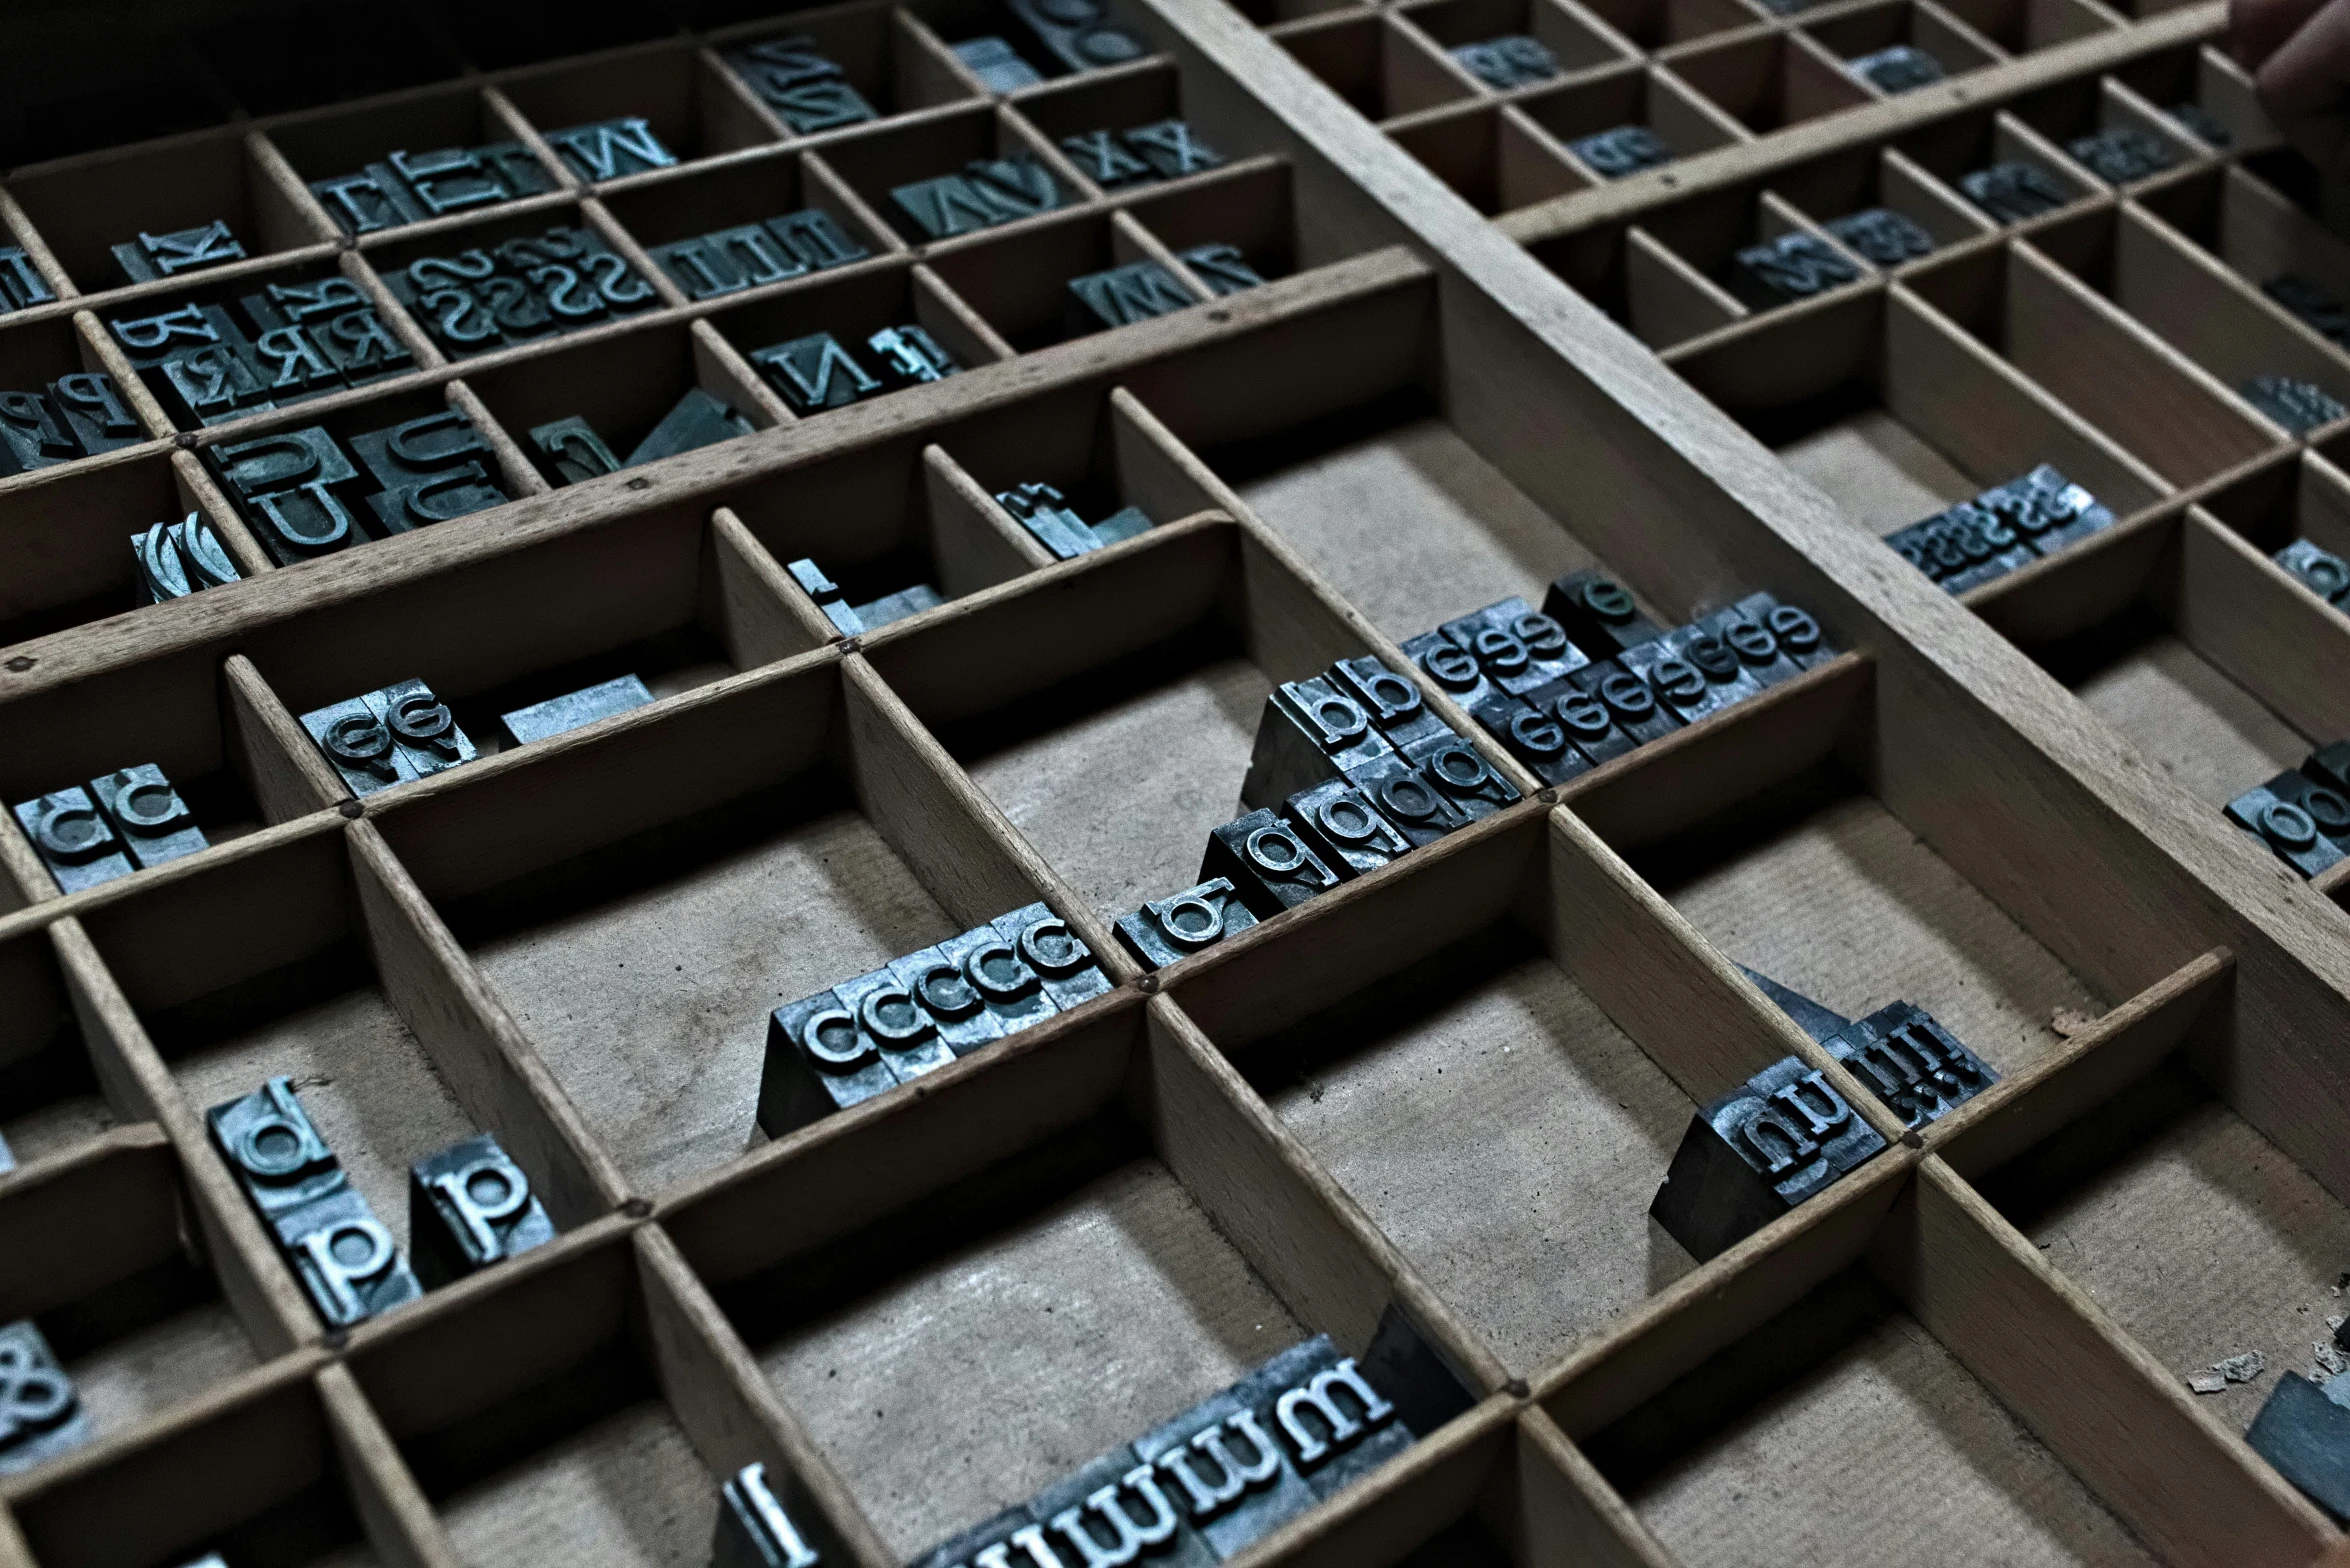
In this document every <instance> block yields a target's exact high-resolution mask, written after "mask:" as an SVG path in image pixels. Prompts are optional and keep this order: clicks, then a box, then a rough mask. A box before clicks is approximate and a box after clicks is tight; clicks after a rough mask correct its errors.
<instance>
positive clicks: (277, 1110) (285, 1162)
mask: <svg viewBox="0 0 2350 1568" xmlns="http://www.w3.org/2000/svg"><path fill="white" fill-rule="evenodd" d="M204 1118H205V1122H206V1124H207V1126H209V1127H210V1129H211V1132H212V1141H213V1143H214V1144H216V1145H217V1146H218V1147H219V1149H220V1152H221V1153H222V1154H223V1155H225V1156H226V1157H227V1159H228V1163H229V1168H230V1170H232V1171H233V1172H235V1174H236V1177H237V1183H238V1185H239V1186H241V1187H243V1188H244V1189H245V1196H246V1198H247V1200H249V1201H250V1202H251V1203H252V1205H253V1208H254V1211H255V1212H256V1213H258V1214H259V1215H260V1216H261V1219H262V1222H263V1223H264V1224H266V1225H268V1226H269V1228H270V1231H271V1232H272V1234H274V1235H275V1236H276V1237H277V1238H278V1241H279V1243H280V1244H281V1245H283V1244H284V1243H285V1241H286V1236H285V1232H284V1231H283V1230H282V1229H281V1228H280V1225H281V1222H282V1221H284V1220H285V1219H286V1218H288V1217H289V1216H294V1215H298V1214H300V1213H301V1212H302V1211H303V1210H304V1209H306V1208H308V1207H309V1206H310V1205H311V1204H313V1203H316V1202H317V1201H318V1200H320V1199H322V1198H326V1197H329V1196H332V1195H333V1194H334V1193H337V1192H340V1191H342V1190H343V1189H344V1188H345V1187H346V1186H348V1185H349V1183H348V1181H347V1180H346V1179H345V1177H344V1175H343V1167H342V1165H341V1163H340V1162H339V1161H337V1160H336V1159H335V1156H334V1151H333V1150H332V1149H329V1148H328V1147H327V1146H326V1140H325V1139H324V1138H321V1137H320V1136H319V1135H318V1129H317V1128H316V1127H314V1126H312V1125H311V1122H310V1116H309V1113H308V1112H306V1111H304V1110H303V1109H302V1102H301V1100H300V1099H299V1098H298V1097H297V1096H296V1095H295V1093H294V1085H293V1080H291V1079H289V1078H284V1077H277V1078H272V1079H270V1080H269V1081H268V1082H266V1083H264V1084H263V1085H262V1086H261V1087H260V1088H258V1089H256V1090H254V1091H253V1092H252V1093H251V1094H248V1095H245V1096H243V1097H242V1098H240V1099H235V1100H228V1101H224V1102H223V1103H221V1104H219V1105H215V1106H213V1107H212V1108H211V1109H210V1110H208V1111H206V1112H205V1113H204Z"/></svg>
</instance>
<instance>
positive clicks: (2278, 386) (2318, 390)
mask: <svg viewBox="0 0 2350 1568" xmlns="http://www.w3.org/2000/svg"><path fill="white" fill-rule="evenodd" d="M2236 390H2237V391H2238V392H2239V393H2241V394H2243V398H2244V401H2245V402H2247V403H2250V404H2251V405H2252V406H2253V407H2254V408H2257V409H2259V410H2260V411H2261V412H2262V413H2264V414H2266V415H2267V416H2268V417H2269V418H2271V419H2273V420H2275V421H2276V422H2277V423H2278V424H2280V425H2283V426H2284V427H2285V428H2286V429H2287V430H2290V431H2292V432H2293V434H2295V435H2302V434H2305V433H2307V432H2308V431H2311V430H2315V429H2316V428H2317V427H2318V426H2319V425H2330V424H2332V423H2333V422H2334V421H2335V420H2337V419H2340V418H2341V417H2342V416H2343V415H2344V414H2350V408H2346V407H2344V406H2343V405H2342V402H2341V400H2340V399H2338V398H2336V397H2335V396H2334V395H2333V394H2332V393H2330V392H2328V391H2327V390H2326V389H2325V388H2323V387H2321V386H2319V385H2318V384H2317V383H2316V382H2314V381H2297V380H2295V379H2294V378H2293V377H2291V376H2248V377H2246V378H2245V379H2244V380H2242V381H2240V382H2238V383H2237V384H2236Z"/></svg>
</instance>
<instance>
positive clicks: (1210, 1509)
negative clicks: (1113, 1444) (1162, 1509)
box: [1134, 1352, 1319, 1562]
mask: <svg viewBox="0 0 2350 1568" xmlns="http://www.w3.org/2000/svg"><path fill="white" fill-rule="evenodd" d="M1294 1359H1296V1358H1295V1357H1294V1352H1290V1353H1284V1355H1282V1356H1276V1357H1274V1358H1273V1359H1272V1361H1271V1362H1269V1363H1267V1365H1266V1366H1265V1367H1260V1368H1259V1369H1258V1371H1257V1372H1255V1373H1253V1374H1251V1375H1250V1376H1248V1377H1246V1378H1243V1379H1242V1380H1241V1381H1240V1382H1238V1383H1236V1384H1234V1385H1233V1386H1232V1387H1230V1388H1228V1389H1226V1390H1225V1391H1224V1392H1222V1393H1220V1394H1217V1395H1214V1396H1212V1397H1210V1398H1208V1399H1204V1400H1201V1401H1200V1402H1199V1403H1198V1404H1196V1405H1194V1406H1192V1407H1191V1408H1190V1409H1189V1410H1187V1411H1185V1412H1184V1413H1183V1414H1181V1415H1179V1416H1177V1417H1175V1418H1174V1419H1173V1420H1171V1421H1169V1422H1167V1423H1165V1424H1164V1425H1162V1426H1160V1427H1157V1428H1156V1429H1154V1430H1152V1431H1150V1432H1146V1433H1144V1434H1143V1435H1142V1436H1141V1437H1140V1438H1137V1439H1136V1440H1135V1443H1134V1455H1135V1458H1136V1459H1137V1460H1139V1461H1142V1462H1143V1463H1146V1464H1149V1465H1151V1466H1153V1467H1154V1468H1156V1469H1157V1471H1158V1473H1159V1478H1160V1484H1161V1485H1162V1486H1163V1487H1165V1489H1166V1492H1167V1495H1168V1496H1169V1497H1170V1498H1171V1499H1173V1500H1174V1502H1175V1504H1176V1506H1177V1508H1179V1509H1180V1510H1181V1511H1182V1513H1183V1515H1184V1518H1185V1522H1186V1523H1187V1524H1188V1525H1189V1526H1190V1527H1191V1529H1192V1530H1194V1531H1196V1532H1197V1533H1198V1534H1199V1535H1200V1536H1201V1537H1202V1538H1203V1539H1204V1540H1205V1542H1206V1544H1207V1545H1208V1547H1209V1549H1210V1550H1212V1551H1213V1552H1214V1553H1215V1554H1216V1555H1215V1560H1216V1561H1219V1562H1220V1561H1223V1560H1225V1559H1227V1558H1230V1557H1233V1556H1235V1555H1237V1554H1238V1553H1239V1552H1240V1551H1241V1550H1242V1549H1244V1548H1245V1547H1247V1546H1248V1545H1250V1544H1251V1543H1252V1542H1254V1541H1256V1540H1257V1539H1259V1538H1260V1537H1262V1536H1263V1535H1265V1534H1266V1533H1267V1532H1268V1531H1270V1530H1272V1529H1273V1528H1274V1527H1275V1526H1276V1525H1279V1524H1282V1523H1285V1522H1286V1521H1288V1520H1290V1519H1293V1518H1295V1517H1296V1516H1297V1515H1299V1514H1301V1513H1304V1512H1305V1511H1306V1510H1307V1509H1308V1508H1311V1507H1312V1506H1313V1505H1314V1503H1315V1502H1316V1500H1317V1499H1316V1498H1315V1495H1314V1489H1313V1488H1312V1487H1311V1486H1309V1485H1308V1484H1307V1483H1306V1480H1305V1477H1304V1476H1302V1475H1300V1474H1299V1473H1298V1470H1297V1466H1296V1465H1295V1464H1294V1463H1293V1462H1292V1461H1291V1458H1290V1454H1289V1450H1288V1449H1287V1448H1285V1447H1284V1446H1283V1445H1282V1444H1281V1442H1280V1441H1279V1440H1278V1439H1276V1438H1275V1437H1274V1436H1273V1402H1274V1401H1275V1400H1276V1399H1278V1398H1279V1397H1280V1396H1281V1395H1282V1394H1283V1393H1285V1392H1287V1389H1288V1384H1289V1381H1290V1379H1289V1377H1288V1375H1287V1374H1288V1373H1289V1372H1290V1371H1291V1370H1292V1368H1291V1365H1290V1363H1291V1362H1292V1361H1293V1360H1294ZM1315 1370H1319V1367H1318V1366H1316V1367H1315ZM1268 1374H1269V1375H1268Z"/></svg>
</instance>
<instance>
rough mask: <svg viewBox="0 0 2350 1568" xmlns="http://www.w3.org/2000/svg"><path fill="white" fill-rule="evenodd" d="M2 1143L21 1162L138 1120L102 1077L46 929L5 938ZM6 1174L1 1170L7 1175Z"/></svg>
mask: <svg viewBox="0 0 2350 1568" xmlns="http://www.w3.org/2000/svg"><path fill="white" fill-rule="evenodd" d="M0 1001H4V1003H5V1005H4V1006H0V1018H5V1019H6V1020H7V1026H6V1035H5V1038H4V1039H0V1143H5V1144H6V1145H7V1147H8V1153H9V1158H10V1159H11V1160H13V1161H14V1163H15V1164H16V1165H26V1164H30V1163H31V1162H32V1161H34V1160H40V1159H46V1158H48V1157H49V1156H51V1155H55V1154H63V1153H65V1152H67V1151H69V1150H73V1149H78V1148H80V1147H82V1146H83V1145H85V1144H87V1143H88V1142H89V1141H90V1140H91V1139H92V1138H95V1137H97V1136H98V1135H99V1134H100V1133H102V1132H104V1131H106V1130H107V1129H108V1128H110V1127H112V1126H114V1125H115V1124H116V1123H117V1122H127V1121H137V1120H139V1118H140V1112H139V1110H138V1108H137V1107H135V1106H132V1107H118V1106H117V1105H116V1104H115V1103H114V1102H113V1101H112V1100H111V1099H110V1098H109V1097H108V1094H107V1091H106V1089H105V1087H104V1086H103V1085H102V1083H101V1081H100V1079H99V1077H98V1065H97V1059H96V1058H95V1057H94V1056H93V1055H92V1054H91V1050H90V1045H89V1042H88V1041H87V1040H86V1039H85V1038H84V1036H83V1034H82V1024H81V1018H80V1015H78V1014H77V1013H76V1012H75V1011H74V1007H73V1000H72V996H71V994H70V993H69V992H68V991H67V989H66V981H65V975H64V973H63V971H62V970H61V969H60V967H59V964H58V958H57V953H56V949H55V947H54V945H53V942H52V939H51V937H50V935H49V933H48V932H46V931H31V932H27V933H25V934H23V935H21V936H18V937H16V938H14V939H13V940H11V941H9V942H7V943H5V944H0ZM5 1174H6V1173H5V1172H0V1175H5Z"/></svg>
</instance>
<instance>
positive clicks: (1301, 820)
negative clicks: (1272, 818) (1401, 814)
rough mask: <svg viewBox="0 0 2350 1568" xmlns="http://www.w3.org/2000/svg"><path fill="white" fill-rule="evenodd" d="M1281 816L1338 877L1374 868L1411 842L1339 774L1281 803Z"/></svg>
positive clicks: (1400, 853) (1391, 858)
mask: <svg viewBox="0 0 2350 1568" xmlns="http://www.w3.org/2000/svg"><path fill="white" fill-rule="evenodd" d="M1281 815H1282V816H1283V817H1284V818H1286V819H1287V820H1288V823H1289V826H1290V827H1291V828H1292V829H1293V830H1294V831H1295V832H1296V834H1297V836H1298V838H1299V839H1300V840H1301V841H1303V842H1304V844H1305V845H1306V847H1307V848H1308V849H1311V850H1312V851H1313V852H1314V854H1315V856H1316V858H1318V859H1319V860H1320V861H1321V862H1322V864H1323V865H1325V866H1327V867H1328V868H1329V869H1330V870H1331V871H1332V872H1333V873H1334V874H1335V875H1337V876H1339V877H1340V878H1345V879H1351V878H1353V877H1357V876H1361V875H1362V874H1363V873H1365V872H1367V871H1376V870H1378V869H1379V868H1380V867H1381V866H1384V865H1386V864H1387V863H1388V862H1389V861H1391V860H1394V859H1396V858H1397V857H1398V856H1400V855H1403V854H1406V853H1408V852H1409V851H1410V849H1411V847H1412V846H1411V843H1410V841H1408V840H1407V839H1405V838H1404V836H1403V835H1402V834H1401V833H1399V832H1397V831H1396V828H1395V824H1394V823H1392V822H1390V821H1388V820H1387V819H1386V818H1385V817H1384V816H1382V815H1380V813H1379V808H1378V807H1376V806H1374V805H1372V804H1371V802H1370V799H1369V797H1367V796H1366V795H1364V794H1363V792H1362V791H1361V790H1359V789H1357V788H1355V786H1354V785H1352V784H1350V783H1348V782H1347V781H1346V780H1345V779H1324V780H1323V781H1322V782H1321V783H1319V784H1317V785H1315V786H1314V787H1313V788H1312V789H1303V790H1299V791H1298V792H1297V793H1296V794H1294V795H1292V796H1290V797H1289V799H1288V800H1287V801H1286V802H1284V803H1283V804H1282V807H1281Z"/></svg>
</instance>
